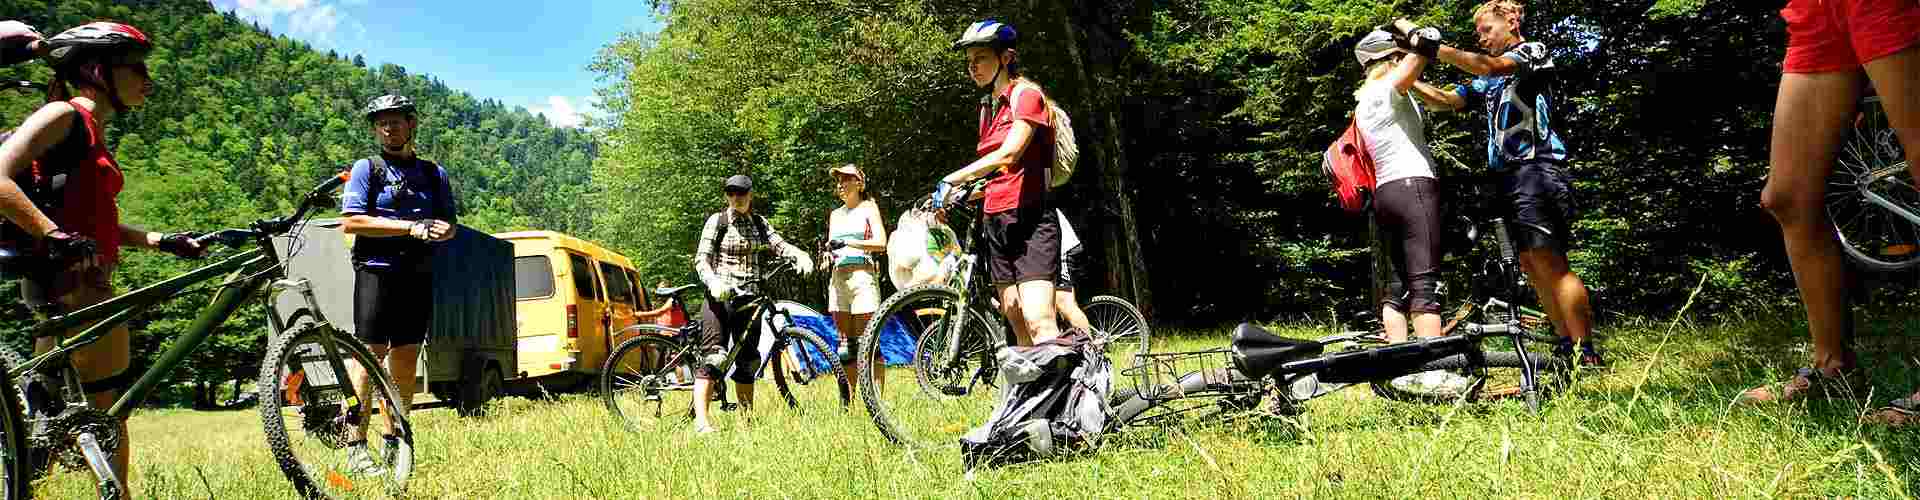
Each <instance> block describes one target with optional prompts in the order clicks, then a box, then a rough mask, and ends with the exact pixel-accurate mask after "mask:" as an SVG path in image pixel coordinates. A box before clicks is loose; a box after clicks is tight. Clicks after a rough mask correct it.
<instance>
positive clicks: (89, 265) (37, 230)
mask: <svg viewBox="0 0 1920 500" xmlns="http://www.w3.org/2000/svg"><path fill="white" fill-rule="evenodd" d="M0 30H5V31H6V32H5V33H0V43H4V45H7V46H8V47H7V50H4V51H0V52H7V53H9V54H10V55H9V56H7V57H6V59H9V60H17V59H21V58H24V57H30V56H29V54H31V55H41V56H43V57H44V58H45V59H46V60H47V62H48V64H49V65H51V66H52V67H53V80H52V82H51V83H50V84H49V85H48V90H47V104H46V105H44V106H41V107H40V109H39V110H38V111H35V112H34V113H33V115H31V116H28V117H27V119H26V121H25V122H22V123H21V124H20V126H19V127H18V128H16V129H14V133H13V134H12V135H11V136H8V137H7V138H6V142H5V143H3V144H0V170H4V172H3V173H4V174H5V175H0V215H4V216H5V217H6V220H7V222H9V223H11V224H12V227H11V228H8V231H9V232H14V231H24V232H25V233H26V234H25V235H21V237H20V238H9V239H14V240H16V242H18V243H23V244H24V245H27V246H32V247H34V248H32V249H24V248H23V249H18V250H24V252H23V253H33V254H38V255H40V256H42V257H44V258H46V259H50V260H52V261H53V264H54V265H50V266H44V269H45V271H43V272H37V273H34V275H32V276H28V277H27V278H26V280H25V281H24V282H23V283H22V286H21V292H22V295H23V296H24V298H25V299H26V301H27V303H28V305H29V307H30V308H32V309H34V310H35V312H36V313H40V314H59V313H62V312H67V311H73V310H76V309H79V308H81V307H85V306H88V305H92V304H96V303H99V302H102V301H105V300H106V299H108V298H111V297H113V295H114V290H113V281H112V277H113V271H114V268H115V267H116V264H118V263H119V260H120V247H121V245H132V246H135V247H141V248H151V249H157V250H161V251H164V252H168V253H172V254H174V255H177V256H180V257H184V258H197V257H200V256H201V255H203V253H204V251H203V250H202V249H201V248H200V246H199V245H198V244H195V243H194V242H193V238H192V237H191V236H190V235H188V234H186V233H171V234H163V233H156V232H149V231H147V230H144V229H140V228H138V227H134V226H132V225H128V224H124V223H122V222H121V221H120V210H119V206H118V204H117V201H116V198H117V197H118V196H119V194H120V190H121V188H122V187H123V182H124V180H123V179H122V178H121V176H120V165H119V163H118V162H116V161H115V160H114V156H113V152H112V151H109V150H108V149H107V145H106V141H105V137H104V136H103V135H102V134H103V133H104V132H105V131H106V125H107V123H109V122H111V121H112V120H113V118H114V117H116V116H118V115H119V114H120V113H121V112H123V111H126V110H127V109H129V108H131V107H134V106H139V105H141V104H143V103H145V102H146V100H147V96H148V95H150V94H152V93H153V80H152V79H151V78H149V77H148V76H147V64H146V57H147V53H148V52H149V51H151V50H152V49H153V43H152V42H151V41H149V40H148V39H147V35H146V34H144V33H141V32H140V30H139V29H136V28H134V27H133V26H129V25H126V24H121V23H113V22H96V23H90V24H86V25H83V26H80V27H76V28H73V29H70V30H67V31H65V32H62V33H60V34H58V35H54V37H53V38H50V39H46V40H40V39H39V35H38V33H34V32H33V30H32V28H30V27H27V26H26V25H24V24H19V23H6V26H0ZM36 162H37V163H38V164H39V167H40V169H41V170H42V171H64V172H67V174H66V175H67V180H66V185H65V188H64V189H62V190H61V191H59V192H60V193H61V199H60V200H57V203H58V207H59V210H57V211H54V213H46V212H42V211H41V210H40V209H39V208H38V207H36V206H35V205H34V202H35V201H36V200H33V199H29V198H28V195H27V192H26V191H25V190H24V189H23V188H25V187H27V186H21V185H19V184H16V183H15V182H14V179H20V178H25V177H30V176H29V175H27V174H28V172H29V170H28V169H29V168H30V167H32V166H33V165H34V164H35V163H36ZM9 236H12V235H9ZM77 332H78V330H75V331H73V332H68V335H71V334H73V333H77ZM56 341H57V339H55V338H53V337H42V338H36V339H34V352H35V353H43V352H46V351H48V350H50V349H52V347H53V345H54V344H55V343H56ZM130 346H131V338H130V336H129V334H128V332H127V327H126V326H125V325H121V326H118V327H115V328H114V329H113V331H112V332H109V333H108V334H107V336H106V337H105V338H103V339H101V340H100V341H98V342H95V343H93V344H90V345H88V346H86V347H82V348H80V349H79V350H78V351H75V352H74V353H73V358H72V361H73V367H74V369H75V370H77V371H78V372H79V374H80V378H81V386H82V387H83V389H84V390H85V391H86V392H87V397H88V399H89V400H91V401H92V403H93V405H94V406H95V407H97V408H106V407H108V406H111V405H112V404H113V400H114V399H115V397H116V396H118V392H119V391H120V390H121V389H123V388H125V387H126V386H127V385H128V384H130V383H132V382H133V379H134V377H135V376H137V375H138V374H137V373H134V372H132V371H129V370H128V369H127V368H128V362H129V359H130V356H129V348H130ZM120 435H121V436H123V439H120V440H119V447H118V448H117V449H115V450H111V451H112V452H113V466H114V473H115V475H117V476H118V478H119V480H120V484H121V485H123V486H125V485H126V484H127V483H126V481H127V461H128V456H129V450H130V448H131V447H130V446H129V445H128V442H129V441H130V440H131V437H130V436H127V429H126V423H125V422H121V423H120Z"/></svg>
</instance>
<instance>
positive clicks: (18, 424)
mask: <svg viewBox="0 0 1920 500" xmlns="http://www.w3.org/2000/svg"><path fill="white" fill-rule="evenodd" d="M25 362H26V360H25V359H23V358H21V357H20V355H19V354H18V353H15V352H13V350H12V349H8V348H5V347H0V373H7V372H12V371H13V368H14V367H16V366H20V365H21V364H23V363H25ZM16 382H17V381H16V380H14V379H11V378H8V379H7V380H6V381H5V383H0V498H4V499H6V500H14V499H19V498H28V497H31V496H33V491H32V486H33V465H32V460H31V459H30V458H28V456H27V451H28V450H27V422H26V415H25V408H24V405H23V404H22V403H23V401H24V400H23V399H21V397H20V389H19V387H17V386H16V385H15V384H16Z"/></svg>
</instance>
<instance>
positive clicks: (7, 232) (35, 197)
mask: <svg viewBox="0 0 1920 500" xmlns="http://www.w3.org/2000/svg"><path fill="white" fill-rule="evenodd" d="M7 86H8V87H13V88H36V87H37V86H38V84H33V82H19V83H16V84H8V85H7ZM74 109H75V110H77V111H79V114H77V115H76V118H77V119H78V120H79V121H80V122H81V123H80V126H81V127H82V128H77V129H71V130H70V131H69V134H87V138H88V140H87V143H86V146H87V147H89V148H91V147H93V145H94V143H95V142H97V141H100V140H101V138H100V137H99V135H98V133H97V131H95V130H94V129H93V115H92V113H88V112H87V111H86V109H84V108H80V107H78V106H75V107H74ZM13 132H14V131H12V130H8V131H5V132H0V143H4V142H6V141H7V139H11V138H12V137H13ZM71 137H72V136H71V135H69V138H68V139H62V140H61V141H60V142H59V143H57V144H56V145H55V146H54V148H56V149H58V148H64V147H66V146H67V145H68V144H69V143H70V142H71V141H72V140H73V139H71ZM48 152H50V153H51V152H53V151H52V150H50V151H48ZM72 170H73V164H72V163H69V162H44V161H41V159H40V158H35V159H34V160H33V162H32V164H31V165H30V166H29V167H28V168H27V169H26V170H25V171H22V172H20V175H18V176H15V177H14V178H13V182H14V184H16V185H18V186H19V187H20V191H21V192H23V193H25V194H26V195H27V200H28V201H31V202H33V206H34V208H36V209H39V210H40V213H43V214H46V215H47V216H48V217H58V214H59V213H60V206H61V205H62V204H64V202H65V201H66V187H67V175H68V174H69V173H72ZM38 240H39V238H38V236H37V235H34V234H31V233H30V232H29V231H27V230H26V228H22V227H20V226H19V225H16V224H14V223H13V221H11V220H5V219H0V279H16V278H20V277H22V275H24V274H26V273H29V272H31V271H34V270H44V269H37V268H40V267H41V266H40V265H39V263H40V260H39V259H38V258H37V257H38V255H37V253H38V252H37V251H36V250H35V247H36V246H38Z"/></svg>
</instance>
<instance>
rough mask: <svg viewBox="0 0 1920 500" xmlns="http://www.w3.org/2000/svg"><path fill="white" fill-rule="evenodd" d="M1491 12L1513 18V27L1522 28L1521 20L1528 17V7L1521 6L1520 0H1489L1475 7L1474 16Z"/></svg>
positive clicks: (1515, 28)
mask: <svg viewBox="0 0 1920 500" xmlns="http://www.w3.org/2000/svg"><path fill="white" fill-rule="evenodd" d="M1488 13H1491V14H1493V15H1496V16H1501V17H1506V18H1511V19H1513V29H1514V30H1516V31H1518V30H1519V29H1520V21H1522V20H1525V19H1526V18H1527V8H1526V7H1522V6H1520V0H1487V2H1486V3H1483V4H1480V6H1479V7H1474V8H1473V17H1476V18H1477V17H1480V15H1482V14H1488Z"/></svg>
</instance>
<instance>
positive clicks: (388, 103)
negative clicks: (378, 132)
mask: <svg viewBox="0 0 1920 500" xmlns="http://www.w3.org/2000/svg"><path fill="white" fill-rule="evenodd" d="M387 111H401V112H405V113H406V114H409V115H411V114H413V113H414V111H415V109H414V107H413V99H408V98H407V96H403V95H394V94H387V95H383V96H380V97H375V98H373V100H371V101H367V107H366V108H363V109H361V110H360V114H362V115H365V116H366V117H367V119H368V120H372V119H373V115H377V114H380V113H384V112H387Z"/></svg>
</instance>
